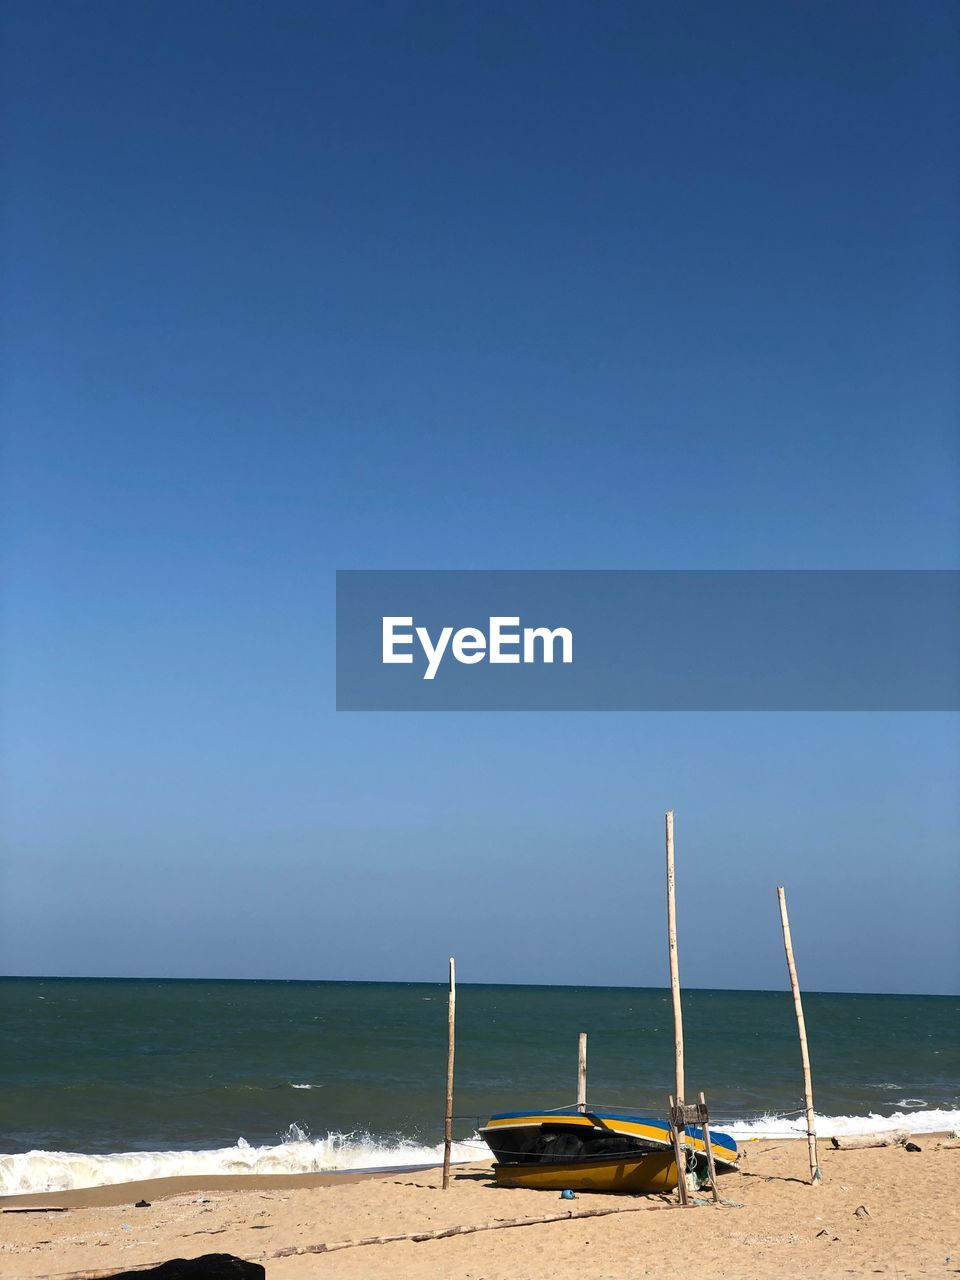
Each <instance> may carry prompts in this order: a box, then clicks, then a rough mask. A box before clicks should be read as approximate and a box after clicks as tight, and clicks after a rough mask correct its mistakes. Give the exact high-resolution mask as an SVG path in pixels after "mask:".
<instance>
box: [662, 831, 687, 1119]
mask: <svg viewBox="0 0 960 1280" xmlns="http://www.w3.org/2000/svg"><path fill="white" fill-rule="evenodd" d="M666 825H667V945H668V947H669V951H670V987H671V990H672V992H673V1038H674V1074H675V1084H674V1087H675V1092H676V1100H677V1103H676V1104H677V1106H678V1107H682V1106H683V1096H684V1092H683V1010H682V1009H681V1007H680V966H679V961H678V959H677V887H676V875H675V873H674V866H673V810H672V809H669V810H668V811H667V814H666Z"/></svg>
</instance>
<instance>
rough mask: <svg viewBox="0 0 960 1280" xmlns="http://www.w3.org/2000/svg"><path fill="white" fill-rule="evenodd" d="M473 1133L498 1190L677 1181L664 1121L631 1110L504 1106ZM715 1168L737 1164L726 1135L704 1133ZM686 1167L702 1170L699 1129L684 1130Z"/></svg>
mask: <svg viewBox="0 0 960 1280" xmlns="http://www.w3.org/2000/svg"><path fill="white" fill-rule="evenodd" d="M480 1135H481V1137H482V1138H483V1139H484V1141H485V1142H486V1144H487V1146H488V1147H489V1148H490V1150H491V1151H492V1152H493V1154H494V1156H495V1157H496V1164H495V1165H494V1178H495V1180H496V1183H497V1185H498V1186H501V1187H530V1188H534V1189H542V1190H571V1191H621V1192H637V1191H647V1192H650V1191H654V1192H655V1191H670V1190H673V1189H674V1188H675V1187H676V1185H677V1165H676V1160H675V1159H674V1154H673V1136H672V1134H671V1132H670V1125H669V1124H668V1123H667V1121H665V1120H655V1119H652V1118H651V1117H649V1116H642V1115H638V1114H637V1113H636V1112H633V1111H611V1110H608V1109H606V1108H592V1107H586V1108H585V1109H584V1110H583V1111H581V1110H580V1109H579V1108H578V1107H560V1108H558V1109H557V1110H553V1111H503V1112H500V1113H498V1114H497V1115H493V1116H491V1117H490V1119H489V1120H488V1121H487V1123H486V1125H484V1127H483V1128H482V1129H481V1130H480ZM710 1145H711V1147H712V1149H713V1158H714V1163H715V1165H716V1167H717V1170H718V1172H719V1171H722V1170H724V1169H731V1168H736V1166H737V1161H738V1160H739V1158H740V1152H739V1150H738V1148H737V1144H736V1142H735V1141H734V1140H733V1138H731V1137H729V1136H728V1135H727V1134H725V1133H718V1132H714V1131H713V1130H712V1129H711V1130H710ZM684 1146H685V1148H686V1149H687V1152H688V1155H687V1161H688V1168H690V1166H691V1165H692V1166H693V1167H694V1168H697V1167H698V1166H699V1167H700V1168H701V1169H702V1170H703V1171H704V1172H705V1171H706V1147H705V1146H704V1141H703V1130H702V1129H700V1128H699V1127H698V1126H695V1125H690V1126H688V1127H687V1129H686V1132H685V1135H684Z"/></svg>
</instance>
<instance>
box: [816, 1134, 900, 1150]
mask: <svg viewBox="0 0 960 1280" xmlns="http://www.w3.org/2000/svg"><path fill="white" fill-rule="evenodd" d="M830 1141H831V1143H832V1144H833V1147H834V1149H835V1150H836V1151H863V1150H864V1148H866V1147H902V1146H904V1144H905V1143H907V1142H909V1141H910V1135H909V1133H907V1131H906V1130H905V1129H894V1130H893V1131H892V1132H891V1133H867V1134H864V1135H863V1136H862V1137H859V1138H831V1139H830Z"/></svg>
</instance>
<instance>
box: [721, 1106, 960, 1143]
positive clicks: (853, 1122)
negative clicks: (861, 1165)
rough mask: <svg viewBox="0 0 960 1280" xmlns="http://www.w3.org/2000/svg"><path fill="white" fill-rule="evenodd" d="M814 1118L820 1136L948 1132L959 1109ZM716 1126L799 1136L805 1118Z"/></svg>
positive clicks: (736, 1133)
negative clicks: (894, 1131)
mask: <svg viewBox="0 0 960 1280" xmlns="http://www.w3.org/2000/svg"><path fill="white" fill-rule="evenodd" d="M816 1121H817V1136H818V1137H820V1138H840V1137H843V1136H844V1135H845V1134H854V1133H856V1134H865V1133H890V1132H891V1131H892V1130H894V1129H906V1130H908V1131H909V1132H910V1133H943V1132H946V1133H952V1132H953V1131H954V1130H955V1129H960V1111H947V1110H933V1111H908V1112H903V1111H895V1112H894V1113H893V1115H890V1116H878V1115H875V1114H874V1113H873V1112H870V1114H869V1115H866V1116H821V1115H818V1116H817V1117H816ZM717 1128H718V1129H722V1130H723V1132H724V1133H729V1135H730V1137H731V1138H736V1139H737V1140H738V1141H740V1142H742V1141H744V1140H746V1139H749V1138H799V1137H806V1133H807V1121H806V1117H805V1116H804V1115H803V1114H801V1115H799V1116H797V1115H794V1116H790V1117H785V1116H778V1115H767V1116H759V1117H757V1119H755V1120H735V1121H733V1122H732V1123H731V1124H724V1123H722V1122H721V1121H719V1120H718V1121H717Z"/></svg>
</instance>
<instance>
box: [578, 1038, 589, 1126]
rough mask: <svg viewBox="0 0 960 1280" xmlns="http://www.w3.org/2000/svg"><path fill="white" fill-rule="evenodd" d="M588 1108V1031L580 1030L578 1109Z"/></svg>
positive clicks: (584, 1109)
mask: <svg viewBox="0 0 960 1280" xmlns="http://www.w3.org/2000/svg"><path fill="white" fill-rule="evenodd" d="M586 1109H587V1033H586V1032H585V1031H581V1032H580V1043H579V1045H578V1046H577V1110H578V1111H586Z"/></svg>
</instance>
